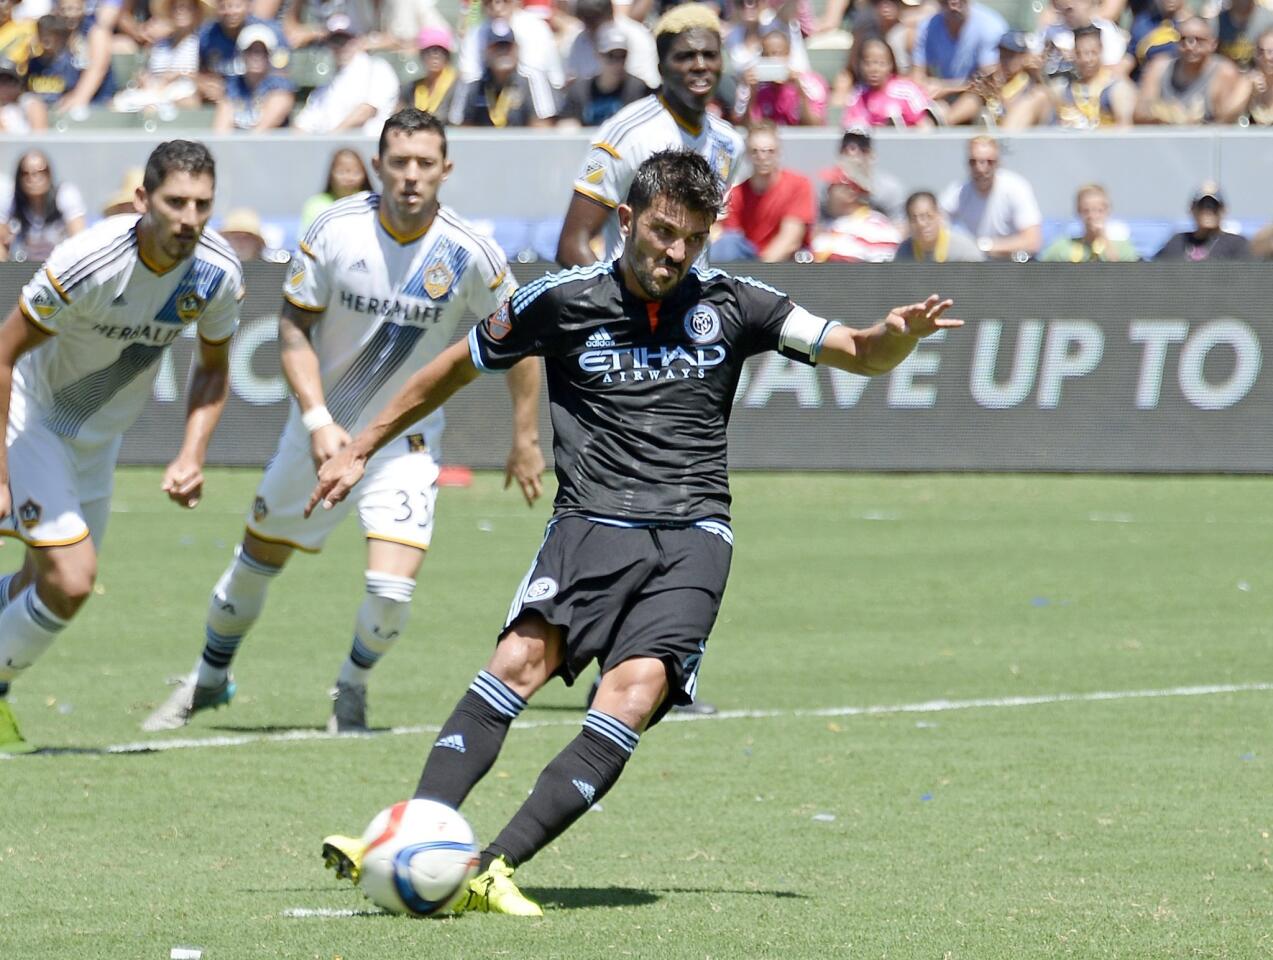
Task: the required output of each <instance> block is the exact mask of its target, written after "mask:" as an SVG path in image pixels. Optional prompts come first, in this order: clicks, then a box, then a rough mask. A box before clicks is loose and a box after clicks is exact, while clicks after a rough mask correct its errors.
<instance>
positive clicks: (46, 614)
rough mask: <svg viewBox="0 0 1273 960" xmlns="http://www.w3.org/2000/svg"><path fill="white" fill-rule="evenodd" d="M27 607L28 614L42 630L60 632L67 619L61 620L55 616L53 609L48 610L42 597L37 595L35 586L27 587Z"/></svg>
mask: <svg viewBox="0 0 1273 960" xmlns="http://www.w3.org/2000/svg"><path fill="white" fill-rule="evenodd" d="M26 608H27V616H29V617H30V618H31V621H32V622H33V623H34V624H35V625H36V626H37V627H39V628H40V629H41V630H47V631H48V632H49V633H59V632H60V631H61V630H62V629H63V628H64V627H65V626H66V621H65V620H59V619H58V618H57V617H55V616H53V613H52V611H50V610H48V609H47V608H46V607H45V606H44V604H43V603H40V599H39V598H38V597H37V596H36V595H35V587H27V589H26Z"/></svg>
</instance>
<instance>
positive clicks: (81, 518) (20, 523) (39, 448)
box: [0, 417, 122, 550]
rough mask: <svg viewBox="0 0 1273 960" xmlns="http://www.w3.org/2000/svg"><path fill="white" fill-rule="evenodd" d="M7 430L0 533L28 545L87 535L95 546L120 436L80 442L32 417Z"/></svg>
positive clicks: (65, 543)
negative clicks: (7, 505)
mask: <svg viewBox="0 0 1273 960" xmlns="http://www.w3.org/2000/svg"><path fill="white" fill-rule="evenodd" d="M9 435H10V441H9V494H10V496H11V497H12V498H13V510H12V513H11V514H10V515H9V517H7V518H6V519H5V521H4V523H3V525H2V526H0V534H4V535H6V536H16V537H18V538H19V539H21V540H22V541H23V542H24V543H26V544H27V545H28V546H32V547H65V546H69V545H70V544H72V543H79V542H80V541H81V540H83V539H85V538H86V537H92V539H93V545H94V546H95V547H96V548H97V549H98V550H101V548H102V537H103V536H104V535H105V533H106V521H107V520H108V519H109V517H110V506H111V492H112V490H113V489H114V486H115V460H116V458H117V457H118V456H119V445H120V442H121V440H122V438H117V439H115V440H114V441H113V442H112V443H107V444H103V445H101V446H92V447H86V446H81V445H80V444H77V443H76V442H75V441H74V440H68V439H66V438H65V437H60V436H58V435H57V434H56V433H54V432H53V431H52V430H50V429H49V428H48V427H46V426H45V425H44V424H43V423H42V422H41V421H40V420H38V419H36V418H35V417H31V418H29V419H28V420H27V423H26V424H25V425H24V426H23V428H22V429H21V430H10V431H9Z"/></svg>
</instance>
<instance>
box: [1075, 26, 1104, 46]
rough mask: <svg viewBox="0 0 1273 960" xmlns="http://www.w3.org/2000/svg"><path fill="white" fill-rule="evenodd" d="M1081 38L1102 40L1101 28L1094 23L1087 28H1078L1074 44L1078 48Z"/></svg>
mask: <svg viewBox="0 0 1273 960" xmlns="http://www.w3.org/2000/svg"><path fill="white" fill-rule="evenodd" d="M1080 37H1088V38H1091V37H1095V38H1096V39H1097V40H1101V39H1102V37H1101V28H1100V27H1098V26H1097V25H1096V24H1094V23H1089V24H1088V25H1087V26H1086V27H1078V28H1077V29H1075V31H1074V43H1075V45H1076V46H1077V45H1078V42H1079V38H1080Z"/></svg>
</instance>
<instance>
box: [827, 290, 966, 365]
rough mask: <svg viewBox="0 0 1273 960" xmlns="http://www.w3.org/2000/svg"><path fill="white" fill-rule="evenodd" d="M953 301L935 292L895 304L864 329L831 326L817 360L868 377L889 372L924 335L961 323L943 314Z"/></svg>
mask: <svg viewBox="0 0 1273 960" xmlns="http://www.w3.org/2000/svg"><path fill="white" fill-rule="evenodd" d="M954 305H955V301H954V300H949V299H946V300H943V299H942V298H941V297H939V296H938V295H937V294H935V293H934V294H932V295H931V296H929V298H928V299H927V300H925V301H924V302H923V303H912V304H908V305H907V306H904V307H894V308H893V309H892V310H890V311H889V312H888V316H886V317H885V318H884V319H883V320H881V321H880V322H879V323H877V324H875V325H874V326H871V327H867V328H866V329H865V330H855V329H854V328H853V327H842V326H839V327H832V328H831V330H830V331H829V332H828V333H827V335H826V339H824V340H823V341H822V346H821V347H820V348H819V349H818V355H817V358H818V362H819V363H825V364H828V365H830V366H832V367H837V368H839V369H840V370H847V371H848V372H849V373H860V374H862V375H863V376H868V377H873V376H877V375H878V374H881V373H888V372H889V371H890V370H892V369H893V368H894V367H896V366H897V365H898V364H899V363H901V362H902V361H903V360H905V359H906V358H907V357H909V356H910V354H911V351H912V350H914V349H915V345H916V344H917V343H919V341H920V340H922V339H923V338H924V337H928V336H931V335H932V334H934V333H936V332H937V331H938V330H950V329H953V328H955V327H962V326H963V325H964V322H963V321H962V320H956V319H954V318H953V317H947V316H945V313H946V311H947V310H949V309H950V308H951V307H953V306H954Z"/></svg>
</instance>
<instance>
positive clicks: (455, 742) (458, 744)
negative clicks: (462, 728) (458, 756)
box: [434, 733, 466, 753]
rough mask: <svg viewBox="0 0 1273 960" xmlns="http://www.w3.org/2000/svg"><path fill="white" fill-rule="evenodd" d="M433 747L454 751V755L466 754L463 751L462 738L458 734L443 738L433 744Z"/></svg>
mask: <svg viewBox="0 0 1273 960" xmlns="http://www.w3.org/2000/svg"><path fill="white" fill-rule="evenodd" d="M434 746H435V747H445V748H446V749H448V750H454V751H455V752H456V753H465V752H466V751H465V749H464V737H463V736H462V735H461V734H458V733H453V734H451V735H450V736H449V737H443V738H442V739H441V740H439V741H438V742H437V743H435V744H434Z"/></svg>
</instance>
